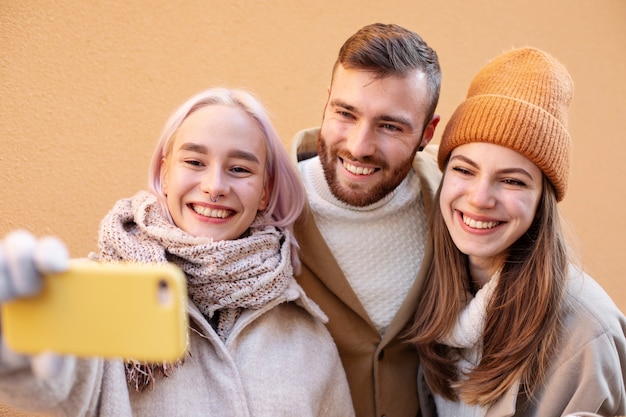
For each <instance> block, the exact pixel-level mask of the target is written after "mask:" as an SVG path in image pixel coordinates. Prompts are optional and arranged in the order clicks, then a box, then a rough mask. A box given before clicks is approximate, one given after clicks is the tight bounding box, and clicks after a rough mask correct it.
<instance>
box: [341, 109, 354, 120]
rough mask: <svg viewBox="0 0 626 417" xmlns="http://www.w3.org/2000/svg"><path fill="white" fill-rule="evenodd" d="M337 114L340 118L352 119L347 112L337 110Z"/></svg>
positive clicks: (350, 114)
mask: <svg viewBox="0 0 626 417" xmlns="http://www.w3.org/2000/svg"><path fill="white" fill-rule="evenodd" d="M337 114H339V115H340V116H341V117H344V118H346V119H354V116H353V115H352V113H349V112H347V111H343V110H338V111H337Z"/></svg>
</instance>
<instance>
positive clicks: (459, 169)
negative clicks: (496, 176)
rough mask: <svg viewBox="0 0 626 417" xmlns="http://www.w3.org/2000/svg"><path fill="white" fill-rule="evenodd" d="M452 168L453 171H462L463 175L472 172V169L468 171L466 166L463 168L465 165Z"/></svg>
mask: <svg viewBox="0 0 626 417" xmlns="http://www.w3.org/2000/svg"><path fill="white" fill-rule="evenodd" d="M452 170H453V171H456V172H458V173H460V174H463V175H469V174H471V172H470V171H468V170H467V169H465V168H463V167H452Z"/></svg>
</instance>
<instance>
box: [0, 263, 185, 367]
mask: <svg viewBox="0 0 626 417" xmlns="http://www.w3.org/2000/svg"><path fill="white" fill-rule="evenodd" d="M43 280H44V282H43V289H42V291H41V292H40V293H39V294H38V295H36V296H34V297H28V298H20V299H16V300H13V301H10V302H7V303H5V304H4V305H3V306H2V333H3V337H4V339H5V340H6V343H7V345H8V346H9V347H10V348H11V349H13V350H14V351H16V352H21V353H27V354H36V353H41V352H44V351H52V352H55V353H61V354H72V355H77V356H101V357H105V358H114V357H117V358H124V359H131V358H132V359H136V360H139V361H148V362H160V361H174V360H176V359H178V358H179V357H181V356H182V355H183V354H184V352H185V349H186V344H187V308H186V306H187V304H186V302H187V291H186V281H185V276H184V274H183V272H182V271H181V270H180V269H179V268H178V267H176V266H174V265H171V264H138V263H132V264H131V263H122V264H118V263H97V262H93V261H87V260H71V261H70V267H69V269H68V270H67V271H65V272H61V273H55V274H48V275H44V277H43Z"/></svg>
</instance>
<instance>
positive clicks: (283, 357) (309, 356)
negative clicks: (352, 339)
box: [0, 281, 354, 417]
mask: <svg viewBox="0 0 626 417" xmlns="http://www.w3.org/2000/svg"><path fill="white" fill-rule="evenodd" d="M189 317H190V323H191V327H192V330H191V331H190V332H189V334H190V348H189V351H190V356H189V357H187V359H186V361H185V363H184V365H182V367H180V368H179V369H177V370H176V371H175V372H174V373H173V375H172V376H171V377H169V378H166V379H158V380H157V381H156V386H155V389H154V390H153V391H144V392H141V393H137V392H135V391H131V392H129V390H128V387H127V384H126V378H125V373H124V364H123V362H122V361H121V360H107V361H105V360H101V359H76V358H73V357H67V358H66V359H65V360H64V363H63V368H62V370H61V372H60V374H59V375H58V376H57V377H56V378H54V379H51V380H47V381H39V380H37V379H36V378H35V377H34V376H33V375H32V373H31V372H30V368H28V367H22V368H20V369H8V367H7V366H6V364H5V365H4V366H2V364H0V401H2V402H4V403H7V404H9V405H12V406H14V407H18V408H23V409H26V410H30V411H38V410H45V411H47V412H49V413H53V414H54V415H61V416H101V417H125V416H128V417H130V416H135V417H137V416H150V417H152V416H168V417H171V416H181V417H193V416H227V417H252V416H263V417H270V416H285V417H287V416H289V417H292V416H336V417H344V416H352V415H354V412H353V409H352V404H351V399H350V394H349V392H348V385H347V382H346V378H345V374H344V372H343V368H342V367H341V363H340V360H339V357H338V355H337V349H336V347H335V345H334V343H333V341H332V339H331V337H330V334H329V333H328V331H327V330H326V329H325V327H324V324H323V321H322V319H321V318H323V317H322V315H321V313H320V312H319V310H318V309H317V307H316V306H315V305H313V304H312V303H310V301H309V300H308V299H307V298H306V297H305V296H304V295H303V293H302V289H301V288H300V287H299V286H298V285H297V284H296V283H295V281H293V282H292V284H291V286H290V287H289V288H288V289H287V290H286V291H285V293H284V294H283V295H282V296H281V297H280V298H279V299H276V300H274V301H272V302H271V303H269V304H268V305H266V306H265V307H263V308H262V309H260V310H246V311H244V312H243V313H242V315H241V316H240V318H239V319H238V321H237V323H236V324H235V326H234V328H233V330H232V332H231V334H230V336H229V339H228V340H227V342H226V343H225V344H224V343H222V342H221V341H220V339H219V338H218V336H217V335H216V333H215V332H214V331H213V329H212V328H211V327H210V325H209V323H208V322H207V321H206V319H205V318H204V316H202V314H201V313H200V312H199V311H198V309H197V308H196V307H195V306H194V305H193V304H191V305H190V308H189Z"/></svg>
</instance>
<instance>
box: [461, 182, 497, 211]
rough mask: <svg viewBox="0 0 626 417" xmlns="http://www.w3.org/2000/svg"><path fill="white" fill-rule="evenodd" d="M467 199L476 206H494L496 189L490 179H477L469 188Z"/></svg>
mask: <svg viewBox="0 0 626 417" xmlns="http://www.w3.org/2000/svg"><path fill="white" fill-rule="evenodd" d="M467 200H468V202H469V203H471V204H473V205H474V206H475V207H493V206H494V205H495V203H496V197H495V190H494V189H493V186H492V184H491V183H490V182H489V181H486V180H481V179H476V181H475V182H474V184H473V185H472V187H470V189H469V190H468V196H467Z"/></svg>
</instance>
